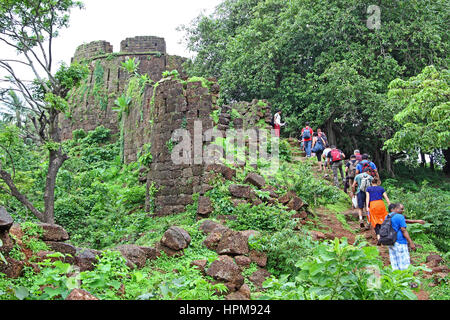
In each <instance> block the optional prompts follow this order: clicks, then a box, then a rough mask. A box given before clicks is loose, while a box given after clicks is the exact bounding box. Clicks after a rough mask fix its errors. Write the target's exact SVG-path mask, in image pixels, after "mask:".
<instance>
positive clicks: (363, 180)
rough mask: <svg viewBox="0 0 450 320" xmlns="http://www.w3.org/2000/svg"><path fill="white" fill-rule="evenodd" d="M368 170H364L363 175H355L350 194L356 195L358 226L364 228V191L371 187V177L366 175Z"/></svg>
mask: <svg viewBox="0 0 450 320" xmlns="http://www.w3.org/2000/svg"><path fill="white" fill-rule="evenodd" d="M368 171H369V169H367V168H366V169H365V171H364V172H363V173H360V174H357V175H356V176H355V180H354V181H353V184H352V192H353V194H355V193H356V197H357V200H358V216H359V226H360V227H361V228H364V227H365V225H364V221H363V217H362V216H363V212H364V208H365V207H366V190H367V188H368V187H370V186H371V185H372V180H373V177H372V176H371V175H370V174H369V173H368Z"/></svg>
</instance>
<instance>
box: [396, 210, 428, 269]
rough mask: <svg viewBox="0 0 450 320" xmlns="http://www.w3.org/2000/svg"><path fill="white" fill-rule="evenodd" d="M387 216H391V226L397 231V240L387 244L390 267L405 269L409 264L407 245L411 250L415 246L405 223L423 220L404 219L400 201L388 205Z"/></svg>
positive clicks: (421, 221) (422, 222) (421, 222)
mask: <svg viewBox="0 0 450 320" xmlns="http://www.w3.org/2000/svg"><path fill="white" fill-rule="evenodd" d="M388 209H389V212H390V213H389V216H391V217H392V218H391V225H392V228H393V229H394V230H395V231H396V232H397V241H396V242H395V243H394V245H393V246H389V260H390V262H391V267H392V269H394V270H405V269H407V268H408V266H409V265H410V264H411V259H410V255H409V250H408V245H409V248H411V250H413V251H415V250H416V246H415V244H414V242H413V241H412V240H411V237H410V236H409V233H408V231H407V230H406V224H407V223H420V224H424V223H425V221H423V220H409V219H405V216H404V215H403V211H404V210H405V207H404V206H403V204H401V203H392V204H390V205H389V208H388Z"/></svg>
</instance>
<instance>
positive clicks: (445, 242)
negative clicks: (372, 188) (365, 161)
mask: <svg viewBox="0 0 450 320" xmlns="http://www.w3.org/2000/svg"><path fill="white" fill-rule="evenodd" d="M393 181H394V180H393V179H392V180H390V181H389V182H391V183H392V182H393ZM386 190H387V192H388V194H389V198H390V199H391V201H398V202H401V203H403V205H404V206H405V212H404V215H405V217H406V218H407V219H421V220H425V221H427V222H428V223H429V225H426V226H425V225H424V226H421V227H416V228H419V229H418V232H419V231H423V232H424V233H425V234H427V235H428V236H429V237H430V238H431V239H432V240H433V243H434V244H435V245H436V247H437V248H439V249H440V250H442V251H443V252H446V251H448V250H449V248H450V247H449V243H450V238H449V234H450V233H449V232H450V215H449V213H450V212H449V207H448V204H449V203H450V192H449V191H443V190H439V189H436V188H432V187H430V186H429V184H428V183H427V182H424V183H423V184H422V185H421V186H420V188H419V189H418V190H414V192H407V190H406V189H405V188H402V187H396V186H395V184H390V185H388V186H387V187H386ZM412 226H413V225H411V226H408V231H409V229H410V227H412ZM412 229H413V230H414V227H412ZM413 232H414V231H413Z"/></svg>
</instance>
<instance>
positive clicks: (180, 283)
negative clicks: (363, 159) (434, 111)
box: [0, 127, 449, 299]
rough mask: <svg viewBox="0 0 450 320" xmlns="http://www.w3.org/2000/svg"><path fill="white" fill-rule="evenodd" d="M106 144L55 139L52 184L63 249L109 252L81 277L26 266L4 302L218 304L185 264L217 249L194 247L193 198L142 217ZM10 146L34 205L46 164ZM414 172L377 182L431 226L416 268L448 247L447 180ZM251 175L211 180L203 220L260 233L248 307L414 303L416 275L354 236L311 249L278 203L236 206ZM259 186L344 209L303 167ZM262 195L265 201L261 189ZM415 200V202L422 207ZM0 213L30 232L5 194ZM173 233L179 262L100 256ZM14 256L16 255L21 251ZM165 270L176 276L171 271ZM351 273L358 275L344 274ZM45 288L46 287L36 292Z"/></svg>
mask: <svg viewBox="0 0 450 320" xmlns="http://www.w3.org/2000/svg"><path fill="white" fill-rule="evenodd" d="M6 128H8V129H6ZM8 130H11V131H12V132H14V129H13V127H3V129H2V133H3V134H5V133H6V132H10V131H8ZM113 138H114V137H111V136H110V134H109V130H107V129H105V128H103V127H98V128H97V129H96V130H94V131H91V132H84V131H82V130H79V131H76V132H74V138H73V139H72V140H68V141H66V142H65V143H64V148H65V149H66V151H67V152H68V154H70V156H71V157H70V159H69V160H67V161H66V162H65V163H64V165H63V167H62V168H61V171H60V174H59V175H58V184H57V186H58V187H57V188H56V194H57V200H56V204H55V217H56V222H57V223H58V224H60V225H62V226H63V227H64V228H66V229H67V230H68V231H69V233H70V235H71V239H70V243H72V244H74V245H77V246H85V247H90V248H96V249H105V250H106V251H105V253H104V254H103V255H102V256H101V257H99V260H98V264H97V267H96V269H95V270H93V271H84V272H81V273H79V274H77V275H76V277H75V278H74V277H73V275H72V276H69V275H70V274H71V272H72V271H73V269H72V267H71V266H70V265H69V264H66V263H62V262H60V261H57V262H51V261H50V259H48V260H45V261H44V262H40V263H39V264H40V266H41V268H42V271H41V272H40V273H36V272H35V271H33V270H32V269H31V268H28V267H27V268H26V270H25V275H24V276H23V277H20V278H19V279H7V278H4V277H1V278H0V298H1V299H60V298H64V297H65V296H67V295H68V293H69V292H70V290H71V289H73V288H75V287H81V288H83V289H85V290H88V291H89V292H91V293H92V294H94V295H96V296H97V297H99V298H101V299H179V298H182V299H220V296H217V295H216V294H215V292H216V290H219V291H222V292H223V291H224V286H223V285H222V284H216V285H212V284H211V283H210V282H208V278H209V277H207V276H206V277H205V276H203V275H201V273H200V271H199V270H197V269H195V268H193V267H192V266H190V262H191V261H193V260H196V259H206V260H207V261H208V264H210V263H212V261H214V260H215V259H216V258H217V253H216V252H214V251H211V250H209V249H207V248H206V247H205V246H204V245H203V244H202V242H203V241H204V240H205V238H206V235H205V234H203V233H202V232H201V231H200V230H199V226H200V224H201V222H202V220H200V221H198V220H197V219H196V212H197V202H196V201H194V203H193V204H192V205H189V206H187V207H186V211H185V212H184V213H182V214H178V215H174V216H168V217H156V216H151V215H149V214H147V213H146V212H145V210H144V208H143V204H144V197H145V186H144V185H142V184H140V183H139V182H138V171H139V167H140V164H139V163H138V162H134V163H130V164H128V165H123V164H121V162H120V159H119V151H118V148H119V146H118V142H117V141H118V139H117V138H116V139H113ZM16 142H17V145H16V147H15V148H14V150H15V151H16V152H20V154H21V155H23V157H20V158H21V159H22V161H21V162H19V164H16V176H17V177H18V178H19V179H20V177H24V176H26V175H25V173H27V172H29V173H31V172H33V174H32V175H27V176H28V179H26V180H24V181H23V182H22V183H24V184H27V185H29V186H30V194H35V198H32V199H33V200H36V201H38V200H39V199H40V197H39V192H38V191H39V190H40V188H42V181H43V179H44V177H45V175H44V174H43V173H44V172H45V165H42V164H40V163H39V159H40V156H39V155H40V154H39V152H38V151H36V150H35V149H34V147H33V145H25V144H23V143H21V140H17V141H16ZM286 152H290V151H289V150H287V151H286ZM400 169H401V168H400V167H399V170H400ZM28 170H29V171H28ZM417 170H419V171H417V174H416V175H415V179H416V180H411V179H408V178H401V177H402V176H403V175H402V174H401V172H400V171H399V172H398V178H396V179H393V178H391V179H387V180H386V188H387V190H388V193H389V195H390V197H392V198H393V199H395V200H397V199H398V200H401V201H403V202H404V203H405V207H406V209H407V213H406V215H407V216H410V217H415V218H424V219H427V221H430V224H429V225H424V226H423V227H421V228H417V229H411V234H412V236H413V237H414V241H416V243H418V244H421V245H422V246H423V247H424V248H423V249H421V250H422V251H421V250H419V251H418V252H417V253H416V254H417V255H418V256H419V259H421V260H420V261H423V260H424V259H425V254H426V252H428V253H429V252H446V251H447V249H446V248H448V247H445V246H448V232H446V231H445V230H446V229H442V227H441V225H443V226H448V224H449V223H448V212H446V210H448V208H447V206H446V204H447V203H448V196H449V189H448V188H449V184H448V182H447V181H445V179H443V178H442V177H441V176H440V175H437V174H436V173H427V172H429V170H428V171H427V170H424V169H417ZM420 170H421V171H420ZM255 171H256V172H258V170H256V169H254V168H253V167H251V166H248V165H247V166H245V167H244V168H241V169H238V172H237V177H236V179H235V181H234V182H232V181H225V182H223V181H222V180H221V179H218V180H216V181H213V182H212V185H213V186H214V188H213V189H211V190H210V191H208V192H207V194H206V195H207V196H209V197H210V198H211V200H212V203H213V207H214V212H213V214H212V215H211V217H210V218H211V219H213V220H216V219H217V217H218V216H219V215H234V216H236V219H234V220H229V223H228V224H227V225H228V226H229V227H230V228H232V229H234V230H249V229H251V230H256V231H259V232H260V235H259V236H256V237H252V238H250V240H249V246H250V248H251V249H254V250H261V251H263V252H266V254H267V256H268V266H267V269H268V271H269V272H270V273H271V274H272V276H271V277H270V278H269V279H268V280H267V281H266V284H265V285H264V286H265V288H266V289H265V291H264V292H261V293H259V294H258V293H256V292H255V293H254V294H253V298H254V299H413V298H415V295H414V293H413V291H412V289H410V287H409V285H410V283H411V282H418V283H421V280H420V277H416V276H414V275H413V273H414V272H415V271H417V270H418V269H420V268H418V267H412V268H410V269H409V270H407V271H395V272H393V271H392V270H391V269H390V267H389V266H387V267H383V266H382V261H381V259H380V256H379V254H378V251H377V249H376V247H371V246H370V245H369V244H368V243H366V242H365V241H362V240H359V241H358V242H356V243H355V244H353V245H349V244H348V243H347V241H346V240H345V239H342V240H338V239H335V240H334V241H325V242H321V243H319V242H317V240H313V239H312V238H311V236H310V235H309V234H308V232H307V230H308V229H311V228H312V229H316V228H317V227H314V226H313V225H306V226H304V228H301V229H300V230H297V231H295V232H293V228H294V227H295V225H296V223H298V222H297V221H296V220H293V219H291V218H290V215H291V214H292V213H293V212H289V210H288V209H287V207H285V206H282V205H275V206H267V205H265V204H262V205H258V206H251V205H249V204H246V205H245V204H241V205H238V206H236V207H234V206H233V205H232V204H231V197H230V194H229V191H228V186H229V185H230V184H231V183H236V182H238V183H243V180H244V178H245V176H246V175H247V173H248V172H255ZM419 173H421V175H419ZM30 181H32V183H30ZM268 181H269V183H270V184H273V185H277V184H279V185H282V186H284V187H286V188H287V190H293V191H295V192H296V193H297V194H298V195H301V196H302V199H304V201H305V202H307V203H308V204H309V210H311V211H313V212H314V211H315V209H317V208H319V207H321V206H324V205H334V206H335V207H336V208H339V207H344V208H348V207H349V200H348V198H347V196H346V195H345V194H344V193H343V192H342V191H341V190H339V189H337V188H335V187H333V186H331V185H329V184H327V183H325V181H324V180H321V179H318V178H316V177H315V176H314V174H313V168H312V162H292V163H291V162H287V161H284V160H282V163H281V168H280V170H279V172H278V173H277V175H276V177H275V179H273V180H268ZM425 181H429V182H425ZM434 184H438V185H440V186H441V189H436V188H433V187H432V186H434ZM34 190H35V192H34ZM255 190H256V189H255ZM259 195H260V197H261V198H264V194H263V193H262V192H261V191H260V194H259ZM417 196H419V197H421V198H420V199H421V200H420V201H417ZM436 197H440V198H436ZM196 199H197V196H196V195H194V200H196ZM430 199H433V201H432V206H430V205H428V204H429V203H430V202H429V201H430ZM0 205H3V206H5V207H6V208H7V210H8V212H10V213H11V214H12V215H13V217H14V219H15V220H16V221H19V222H22V224H23V226H25V229H24V230H26V231H25V232H26V233H27V234H29V235H30V237H31V235H33V234H37V232H39V230H36V227H35V225H34V224H33V223H30V222H25V221H32V220H34V219H30V218H31V217H29V216H27V214H26V210H24V208H23V206H22V205H21V204H20V203H18V202H17V201H15V200H14V198H12V197H9V196H6V195H5V194H2V196H1V197H0ZM34 221H35V220H34ZM217 221H218V220H217ZM172 225H177V226H180V227H183V228H185V229H186V230H187V231H188V232H189V234H190V235H191V237H192V243H191V245H190V246H189V247H188V248H187V249H185V252H184V255H183V256H182V257H177V258H169V257H167V256H166V255H165V254H163V255H162V256H161V257H160V258H158V259H157V260H154V261H151V262H148V263H147V265H146V266H145V267H144V268H142V269H139V270H136V269H134V270H132V269H130V268H129V267H127V266H126V265H125V259H124V258H122V257H121V256H120V254H118V252H116V251H109V250H107V249H108V248H113V247H114V246H116V245H118V244H125V243H136V244H139V245H153V244H155V243H156V242H157V241H159V240H160V239H161V236H162V234H163V233H164V231H165V230H167V228H168V227H170V226H172ZM27 226H29V227H28V228H27ZM33 226H34V227H33ZM447 230H448V229H447ZM27 247H28V248H33V252H38V251H39V250H43V249H45V244H44V243H42V242H39V241H35V240H34V241H33V242H30V243H27ZM16 258H20V251H17V256H16ZM174 269H176V270H178V272H177V273H173V272H172V270H174ZM255 270H256V266H255V265H254V264H253V263H252V264H251V265H250V266H249V267H248V268H247V269H245V270H244V272H243V274H244V276H245V283H247V284H248V285H249V286H250V288H254V285H253V283H252V282H251V281H249V279H248V277H249V276H250V275H251V274H252V272H254V271H255ZM350 270H358V272H357V273H354V274H353V273H349V272H350ZM374 270H378V272H380V276H375V275H374ZM77 280H80V281H81V282H80V283H81V286H79V285H77V283H78V282H77ZM209 280H212V278H210V279H209ZM44 284H51V285H52V286H51V287H47V288H46V289H44V290H42V289H41V286H42V285H44ZM445 287H446V285H445V282H444V283H443V285H441V286H438V287H435V288H433V290H434V291H432V292H436V293H435V295H436V296H435V297H436V298H438V299H440V298H446V297H448V294H449V293H448V292H447V291H448V290H447V289H445ZM120 288H122V289H121V290H119V289H120ZM432 297H433V296H432Z"/></svg>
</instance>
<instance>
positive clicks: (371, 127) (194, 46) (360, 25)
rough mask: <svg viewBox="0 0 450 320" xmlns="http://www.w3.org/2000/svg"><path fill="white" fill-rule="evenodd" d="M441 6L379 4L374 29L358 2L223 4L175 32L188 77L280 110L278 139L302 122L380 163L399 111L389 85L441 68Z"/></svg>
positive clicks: (444, 60)
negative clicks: (212, 81) (212, 80)
mask: <svg viewBox="0 0 450 320" xmlns="http://www.w3.org/2000/svg"><path fill="white" fill-rule="evenodd" d="M447 4H448V3H447V2H446V1H443V0H438V1H419V0H413V1H393V0H392V1H383V3H382V4H380V5H379V7H378V9H379V11H378V14H379V28H378V27H377V28H374V27H371V24H370V23H372V22H373V19H374V13H373V10H372V11H371V10H368V9H369V5H368V3H367V1H361V0H352V1H348V0H346V1H344V0H332V1H325V0H314V1H313V0H292V1H282V0H265V1H256V0H226V1H224V2H223V3H222V4H221V5H219V6H218V7H217V9H216V11H215V12H214V13H213V14H211V15H210V16H205V15H201V16H199V17H197V19H195V20H194V21H193V22H192V23H191V25H189V26H184V27H183V29H184V31H185V35H186V41H187V45H188V47H189V49H190V50H192V51H194V52H196V53H197V55H196V57H195V58H194V59H193V61H192V62H191V63H190V64H189V65H188V71H189V72H190V73H191V74H192V75H203V76H211V77H217V78H218V81H219V84H220V86H221V98H222V99H223V101H225V102H229V101H234V100H250V99H253V98H258V99H262V98H266V99H268V100H269V101H270V102H271V104H272V105H273V106H274V108H277V109H282V110H283V114H284V117H285V118H286V120H287V126H286V128H285V130H284V134H286V135H291V136H297V137H298V136H299V132H300V130H301V128H302V127H303V125H304V123H305V122H306V121H309V122H310V123H311V124H312V125H313V126H314V127H321V126H323V127H325V130H326V131H327V132H328V134H329V135H330V137H331V141H332V142H335V143H338V144H339V145H340V146H341V147H342V148H344V149H345V150H346V151H348V152H352V151H353V150H352V149H353V148H356V147H358V148H359V149H362V150H364V151H365V152H367V153H369V154H371V155H372V157H374V158H375V160H376V161H377V162H378V163H379V164H380V163H384V162H385V160H386V156H387V155H386V154H385V153H382V152H380V149H381V147H382V145H383V142H384V140H385V139H388V138H390V137H391V136H392V134H393V133H394V131H395V130H393V128H392V125H391V124H392V123H391V119H392V117H393V116H394V114H396V113H398V112H399V111H400V110H398V109H396V108H397V107H398V106H396V105H391V104H389V103H387V101H386V92H387V90H388V85H389V83H390V82H391V81H392V80H394V79H396V78H401V77H411V76H413V75H416V74H418V73H420V72H421V70H422V69H423V68H424V67H425V66H427V65H435V66H436V67H438V68H439V67H443V68H446V67H447V64H448V52H449V43H450V42H449V41H448V32H447V30H448V21H449V19H448V18H449V17H448V14H449V13H448V10H447V9H446V8H447ZM375 18H377V16H375Z"/></svg>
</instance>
